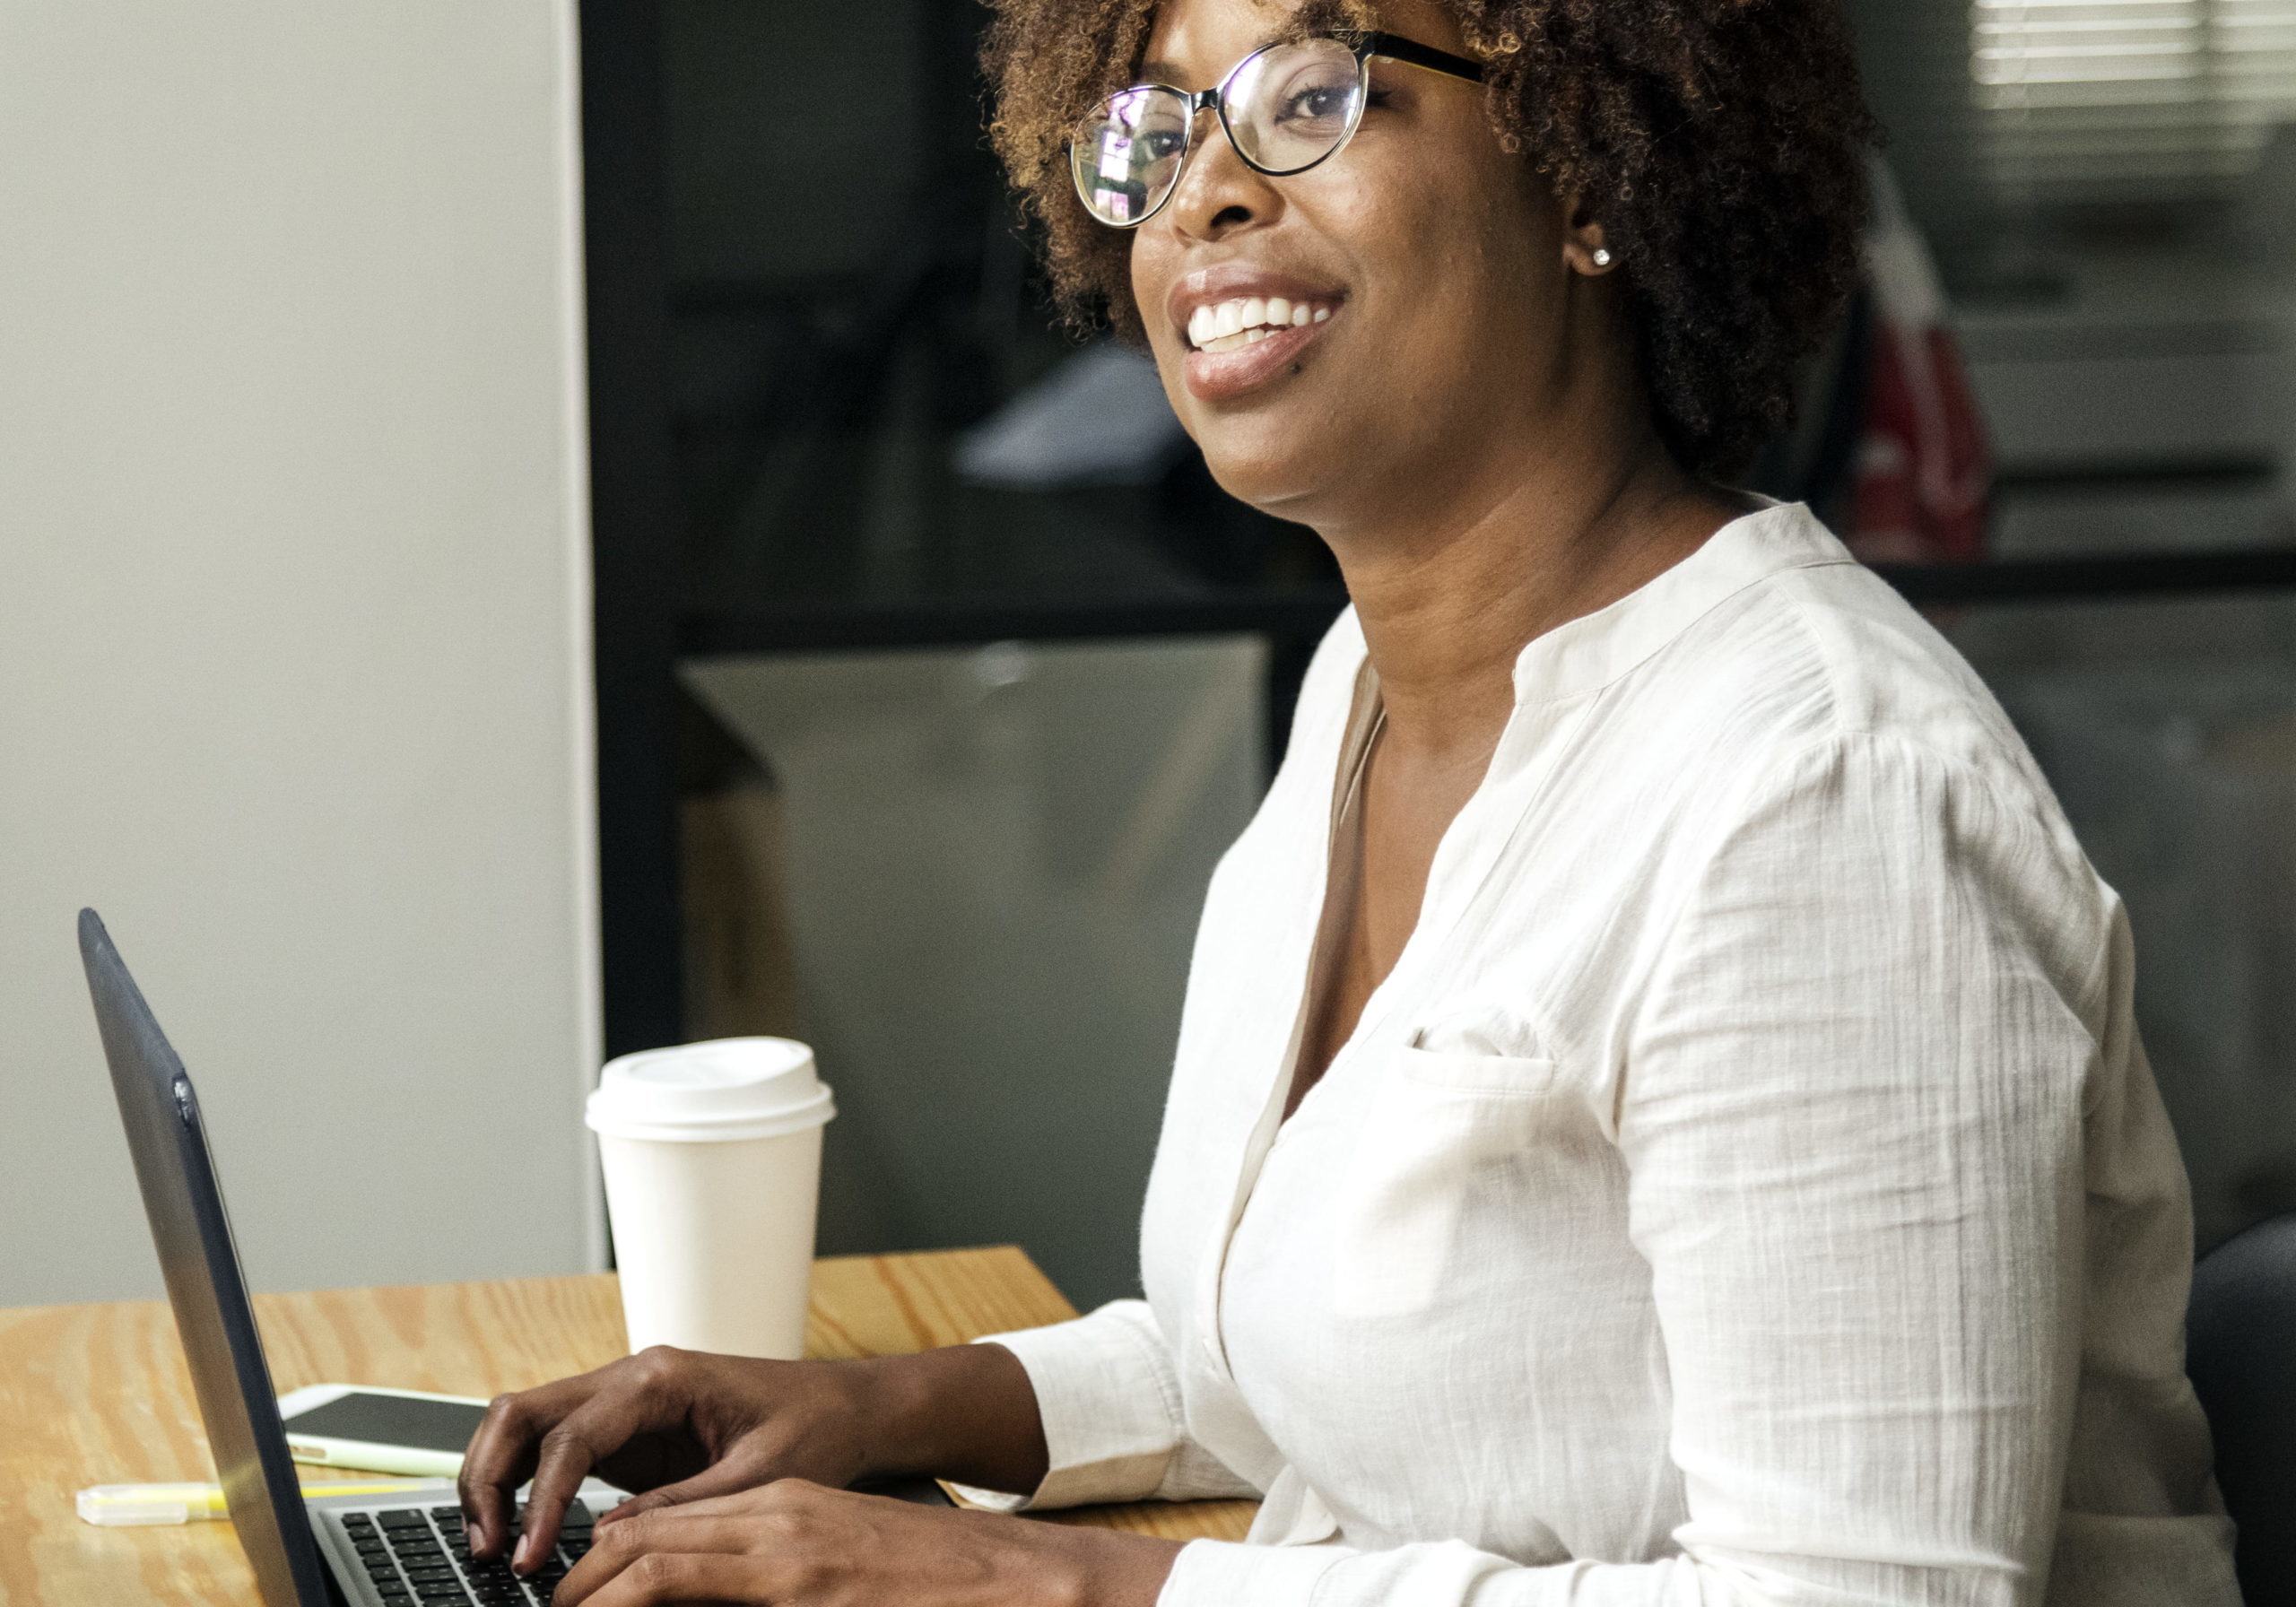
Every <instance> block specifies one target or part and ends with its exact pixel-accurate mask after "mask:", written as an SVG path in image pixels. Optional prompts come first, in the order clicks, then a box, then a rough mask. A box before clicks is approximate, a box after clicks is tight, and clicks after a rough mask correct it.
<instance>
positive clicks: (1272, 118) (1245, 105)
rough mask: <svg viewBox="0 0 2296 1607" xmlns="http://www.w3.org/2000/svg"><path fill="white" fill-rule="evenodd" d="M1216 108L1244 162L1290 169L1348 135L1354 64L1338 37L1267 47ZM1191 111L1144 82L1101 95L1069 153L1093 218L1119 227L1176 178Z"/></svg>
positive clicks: (1232, 81)
mask: <svg viewBox="0 0 2296 1607" xmlns="http://www.w3.org/2000/svg"><path fill="white" fill-rule="evenodd" d="M1221 110H1222V121H1223V122H1224V123H1225V124H1226V125H1227V129H1228V137H1229V138H1230V139H1231V140H1232V141H1234V142H1235V146H1236V150H1237V152H1238V153H1239V154H1240V155H1241V156H1242V157H1243V159H1244V160H1245V161H1248V162H1249V163H1250V164H1251V165H1252V166H1253V167H1255V168H1257V169H1259V170H1260V171H1261V172H1263V173H1267V174H1271V175H1275V176H1281V175H1283V174H1286V173H1297V172H1300V170H1302V169H1306V168H1311V167H1313V166H1314V165H1315V164H1316V163H1318V162H1319V161H1322V160H1323V159H1324V158H1325V157H1326V156H1329V155H1330V154H1331V153H1332V152H1334V151H1335V150H1337V149H1338V148H1339V146H1340V145H1341V144H1342V143H1344V142H1345V140H1346V139H1347V136H1348V135H1351V134H1352V133H1354V132H1355V125H1356V122H1357V120H1358V119H1359V118H1360V117H1361V116H1362V112H1363V74H1362V70H1361V67H1360V66H1359V65H1357V63H1356V59H1355V54H1354V52H1353V51H1352V50H1350V49H1349V48H1347V47H1346V46H1344V45H1343V44H1341V43H1340V42H1339V41H1338V40H1336V39H1302V40H1300V41H1299V42H1298V43H1296V44H1284V45H1271V46H1269V47H1268V48H1265V49H1264V50H1259V51H1257V52H1255V53H1254V54H1252V55H1251V56H1247V57H1246V58H1245V59H1244V61H1243V63H1242V64H1241V65H1239V66H1238V67H1237V69H1236V70H1235V72H1234V73H1232V74H1230V75H1229V79H1228V82H1227V83H1225V84H1223V85H1222V89H1221ZM1192 115H1193V112H1192V109H1191V108H1190V105H1189V101H1188V98H1187V96H1185V95H1183V94H1181V93H1180V92H1179V91H1177V90H1171V89H1166V88H1163V87H1161V86H1160V85H1153V84H1144V85H1139V86H1136V87H1135V88H1132V89H1128V90H1125V91H1120V92H1119V93H1118V94H1116V95H1113V96H1111V97H1109V100H1107V102H1106V103H1104V104H1103V105H1102V106H1101V107H1100V109H1099V110H1098V111H1097V112H1096V113H1094V114H1093V115H1092V116H1091V117H1087V118H1086V119H1085V120H1084V122H1083V126H1081V127H1079V128H1078V129H1077V131H1076V137H1075V139H1074V142H1073V143H1071V145H1070V147H1069V154H1070V161H1071V163H1072V164H1073V166H1074V171H1075V178H1076V193H1077V194H1078V195H1080V196H1082V197H1083V202H1084V204H1085V206H1086V207H1087V208H1088V209H1089V210H1090V211H1091V213H1092V215H1093V216H1095V217H1097V218H1099V219H1100V221H1101V222H1104V223H1112V224H1115V225H1117V226H1118V227H1120V228H1121V227H1126V226H1128V225H1130V224H1134V223H1137V222H1141V221H1142V220H1144V219H1145V218H1146V217H1147V216H1148V215H1149V214H1150V213H1152V212H1154V211H1155V210H1156V209H1157V208H1158V207H1160V206H1161V205H1162V204H1164V201H1165V199H1166V197H1168V196H1169V195H1170V194H1171V192H1172V187H1173V186H1174V185H1175V184H1177V183H1178V182H1179V173H1180V159H1181V157H1182V156H1183V155H1184V154H1185V153H1186V152H1187V142H1188V120H1189V118H1190V117H1191V116H1192Z"/></svg>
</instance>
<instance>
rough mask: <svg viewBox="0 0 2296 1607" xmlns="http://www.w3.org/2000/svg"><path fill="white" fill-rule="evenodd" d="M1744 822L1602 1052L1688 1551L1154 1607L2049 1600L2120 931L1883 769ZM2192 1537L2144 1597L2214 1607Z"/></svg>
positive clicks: (1807, 765)
mask: <svg viewBox="0 0 2296 1607" xmlns="http://www.w3.org/2000/svg"><path fill="white" fill-rule="evenodd" d="M1725 812H1726V815H1727V817H1728V818H1727V820H1726V821H1725V822H1724V823H1722V824H1720V825H1718V827H1717V828H1716V830H1715V831H1714V835H1713V837H1712V839H1711V840H1709V841H1708V842H1706V843H1704V844H1701V845H1699V846H1698V847H1697V848H1696V850H1695V859H1696V863H1695V864H1694V865H1693V867H1692V870H1691V871H1690V872H1688V873H1685V874H1684V875H1683V878H1682V885H1683V889H1684V891H1683V896H1682V898H1681V899H1680V908H1679V909H1678V910H1677V911H1676V913H1675V915H1674V918H1673V920H1672V922H1671V924H1670V925H1667V926H1666V927H1665V930H1664V932H1663V935H1662V938H1661V940H1660V941H1658V942H1657V943H1655V944H1654V947H1653V951H1652V953H1651V955H1650V958H1649V960H1648V964H1647V968H1646V976H1645V979H1644V982H1643V985H1642V987H1641V990H1640V997H1639V1000H1638V1001H1636V1002H1635V1005H1634V1008H1633V1009H1632V1010H1631V1012H1630V1013H1629V1014H1628V1016H1627V1017H1626V1019H1625V1020H1624V1021H1623V1022H1622V1027H1621V1029H1620V1031H1619V1034H1618V1039H1617V1041H1616V1043H1615V1044H1613V1046H1611V1053H1612V1058H1613V1062H1614V1070H1613V1073H1612V1074H1613V1077H1614V1080H1615V1081H1614V1094H1615V1098H1614V1111H1615V1117H1614V1119H1615V1142H1616V1144H1617V1146H1618V1150H1619V1153H1620V1155H1621V1156H1622V1160H1623V1161H1624V1164H1625V1167H1626V1168H1627V1171H1628V1177H1629V1180H1628V1185H1627V1209H1628V1231H1629V1234H1630V1237H1631V1240H1632V1242H1633V1244H1634V1246H1635V1247H1636V1248H1637V1249H1638V1250H1639V1252H1640V1254H1641V1255H1642V1256H1643V1257H1644V1258H1645V1259H1646V1260H1647V1262H1648V1266H1649V1274H1650V1279H1651V1287H1652V1291H1653V1299H1654V1302H1655V1307H1656V1311H1657V1321H1658V1325H1659V1328H1660V1331H1661V1333H1662V1334H1663V1339H1664V1353H1665V1371H1666V1378H1667V1385H1668V1387H1670V1389H1671V1408H1670V1412H1671V1416H1670V1421H1671V1433H1670V1436H1669V1440H1668V1446H1669V1451H1670V1454H1671V1455H1672V1457H1673V1459H1674V1462H1675V1464H1677V1465H1678V1467H1679V1468H1680V1471H1681V1474H1682V1478H1683V1494H1684V1499H1685V1501H1686V1505H1687V1508H1688V1512H1689V1518H1688V1521H1687V1522H1685V1523H1682V1524H1679V1525H1678V1526H1677V1527H1676V1528H1675V1529H1674V1534H1673V1540H1674V1545H1675V1547H1676V1548H1677V1549H1678V1551H1679V1555H1677V1556H1673V1557H1668V1558H1665V1559H1657V1560H1652V1561H1647V1562H1639V1563H1600V1562H1591V1561H1574V1562H1569V1563H1563V1564H1559V1565H1555V1566H1548V1567H1522V1566H1517V1565H1515V1564H1512V1563H1509V1561H1507V1560H1506V1559H1502V1558H1499V1557H1496V1556H1492V1555H1491V1554H1489V1553H1487V1552H1482V1551H1474V1550H1473V1549H1472V1548H1470V1547H1468V1546H1466V1545H1464V1544H1461V1543H1457V1542H1422V1543H1415V1544H1408V1545H1404V1546H1400V1547H1397V1548H1395V1549H1392V1550H1385V1551H1366V1552H1355V1551H1347V1550H1344V1549H1342V1548H1298V1549H1293V1550H1290V1551H1274V1552H1273V1553H1271V1552H1269V1551H1266V1550H1265V1549H1257V1550H1259V1551H1261V1554H1259V1555H1253V1554H1252V1552H1253V1551H1255V1550H1256V1549H1255V1548H1249V1547H1231V1546H1223V1545H1219V1544H1214V1543H1210V1542H1198V1543H1196V1545H1193V1546H1191V1547H1189V1548H1188V1550H1187V1551H1186V1552H1185V1553H1184V1554H1183V1556H1182V1559H1181V1560H1180V1563H1179V1565H1178V1568H1177V1569H1176V1570H1175V1572H1174V1574H1173V1576H1172V1578H1171V1581H1170V1585H1169V1586H1168V1588H1167V1590H1166V1591H1165V1593H1164V1596H1163V1603H1164V1607H1194V1604H1196V1603H1204V1604H1205V1607H1210V1604H1211V1603H1235V1602H1239V1601H1244V1600H1250V1601H1253V1602H1255V1603H1262V1604H1273V1603H1301V1604H1303V1607H1304V1604H1305V1603H1309V1602H1310V1601H1312V1603H1314V1607H1358V1604H1361V1607H1371V1604H1372V1603H1381V1604H1383V1607H1468V1604H1473V1607H1499V1604H1501V1603H1504V1604H1506V1607H1545V1604H1548V1603H1557V1604H1559V1603H1571V1604H1573V1607H1588V1604H1592V1603H1605V1604H1616V1607H1630V1604H1631V1607H1659V1604H1661V1603H1666V1604H1669V1607H1688V1604H1690V1603H1699V1604H1701V1607H1722V1604H1723V1603H1730V1604H1732V1607H1755V1604H1766V1603H1870V1604H1874V1607H1915V1604H1917V1603H1918V1604H1923V1607H1928V1604H1937V1607H1943V1604H1945V1603H1953V1604H1956V1607H1961V1604H1968V1607H2030V1604H2031V1603H2039V1601H2040V1600H2041V1599H2042V1595H2043V1593H2044V1590H2045V1588H2046V1578H2047V1573H2048V1561H2049V1558H2050V1551H2051V1544H2052V1540H2053V1536H2054V1529H2055V1524H2056V1515H2057V1503H2058V1500H2059V1496H2060V1491H2061V1490H2062V1486H2063V1480H2064V1459H2065V1454H2066V1439H2067V1437H2068V1433H2069V1429H2070V1424H2071V1420H2072V1416H2073V1409H2074V1394H2075V1383H2076V1375H2077V1371H2078V1367H2079V1360H2080V1349H2081V1341H2080V1333H2081V1326H2082V1324H2081V1316H2080V1310H2079V1306H2080V1301H2081V1298H2082V1296H2081V1277H2082V1270H2081V1269H2082V1266H2083V1247H2082V1244H2081V1242H2080V1241H2081V1236H2082V1232H2083V1164H2084V1161H2083V1106H2084V1099H2088V1098H2090V1097H2092V1094H2094V1093H2095V1092H2096V1091H2097V1090H2098V1089H2099V1088H2100V1086H2101V1085H2102V1084H2104V1083H2108V1082H2109V1081H2111V1080H2112V1079H2113V1078H2114V1077H2115V1076H2116V1075H2118V1072H2119V1070H2120V1069H2121V1068H2116V1067H2114V1066H2111V1065H2109V1064H2104V1062H2103V1061H2102V1059H2101V1058H2100V1055H2101V1050H2100V1042H2099V1039H2098V1037H2097V1035H2096V1034H2095V1033H2093V1032H2092V1030H2091V1029H2089V1028H2088V1027H2087V1026H2086V1025H2084V1018H2085V1016H2086V1014H2087V1013H2088V1012H2089V1011H2090V1010H2091V1007H2092V998H2091V995H2092V994H2093V993H2094V992H2095V991H2096V990H2097V989H2098V988H2099V987H2100V986H2101V984H2102V978H2101V977H2100V965H2101V961H2100V955H2101V954H2103V952H2104V951H2106V949H2107V947H2108V944H2107V942H2106V934H2103V933H2101V932H2095V931H2089V930H2083V929H2081V928H2082V925H2083V923H2082V922H2080V921H2074V922H2069V923H2068V921H2067V920H2066V911H2067V910H2069V909H2079V908H2087V906H2083V904H2082V903H2081V901H2080V900H2079V899H2075V898H2074V897H2071V896H2070V895H2071V893H2072V892H2073V891H2074V879H2076V878H2079V877H2083V876H2085V875H2086V874H2087V873H2086V870H2085V866H2083V864H2081V862H2080V861H2079V858H2078V856H2077V854H2075V853H2072V852H2070V851H2069V849H2068V847H2067V845H2066V842H2065V840H2064V839H2061V838H2057V837H2055V836H2053V835H2052V834H2051V833H2050V832H2049V831H2048V829H2047V826H2046V823H2045V821H2042V820H2041V819H2039V817H2038V816H2035V815H2033V814H2031V813H2030V812H2020V811H2018V810H2016V809H2013V808H2011V807H2008V806H2006V805H2005V804H2004V803H2003V802H2002V801H2001V800H2000V799H1998V798H1997V797H1996V795H1995V793H1994V792H1993V791H1992V790H1990V789H1989V788H1988V786H1987V784H1986V782H1985V781H1984V780H1983V778H1981V777H1979V776H1978V775H1976V774H1975V773H1973V772H1972V771H1970V770H1969V769H1965V768H1963V767H1961V766H1960V765H1957V764H1956V763H1954V762H1952V761H1951V760H1947V759H1944V758H1941V757H1938V756H1936V755H1933V754H1931V753H1929V752H1926V751H1922V750H1921V749H1919V748H1918V747H1916V746H1914V745H1912V744H1910V743H1906V742H1903V741H1900V740H1897V739H1894V738H1880V737H1873V736H1868V735H1865V734H1850V735H1848V736H1844V737H1840V738H1838V739H1829V740H1827V741H1825V742H1823V743H1819V744H1817V745H1815V746H1813V747H1810V748H1807V749H1805V750H1804V751H1798V752H1795V753H1792V754H1789V755H1787V756H1785V757H1784V758H1783V759H1782V760H1779V761H1778V762H1777V763H1776V764H1775V765H1774V766H1773V768H1772V769H1771V771H1770V773H1769V774H1768V775H1767V776H1765V777H1762V778H1761V779H1760V780H1759V781H1758V782H1756V783H1754V784H1753V785H1752V786H1749V787H1748V788H1747V789H1746V795H1744V797H1742V798H1741V799H1740V800H1739V801H1737V802H1736V803H1735V804H1729V805H1726V806H1725ZM2057 890H2063V891H2064V892H2065V893H2066V895H2067V896H2066V897H2064V898H2061V899H2060V898H2058V897H2056V896H2054V895H2055V894H2056V892H2057ZM2068 926H2070V927H2071V928H2072V929H2068ZM2147 1092H2148V1094H2149V1085H2148V1087H2147ZM1563 1387H1567V1381H1566V1382H1565V1384H1564V1385H1563ZM1530 1449H1531V1447H1526V1454H1528V1452H1529V1451H1530ZM2203 1468H2204V1472H2203V1473H2202V1475H2201V1476H2202V1477H2203V1478H2205V1462H2204V1464H2203ZM2190 1521H2191V1522H2193V1523H2195V1524H2197V1525H2198V1527H2196V1530H2195V1534H2194V1543H2193V1545H2192V1546H2191V1547H2190V1548H2189V1550H2188V1551H2187V1555H2188V1556H2189V1557H2190V1558H2191V1559H2194V1560H2193V1564H2192V1566H2193V1567H2194V1568H2196V1569H2197V1570H2200V1571H2199V1572H2198V1573H2196V1574H2194V1575H2189V1576H2186V1577H2183V1578H2181V1579H2179V1580H2164V1581H2163V1583H2164V1584H2169V1585H2173V1586H2175V1587H2176V1588H2175V1591H2174V1594H2164V1595H2162V1596H2161V1597H2159V1598H2158V1599H2161V1600H2163V1601H2170V1600H2173V1601H2178V1602H2186V1601H2197V1600H2203V1599H2210V1600H2215V1599H2222V1598H2221V1597H2217V1596H2213V1595H2211V1594H2207V1592H2206V1591H2205V1590H2203V1589H2201V1588H2200V1585H2201V1584H2202V1582H2203V1581H2204V1580H2205V1578H2207V1577H2209V1576H2208V1570H2209V1569H2211V1568H2216V1567H2217V1566H2218V1559H2219V1554H2220V1551H2221V1542H2222V1536H2221V1532H2220V1531H2219V1529H2218V1528H2217V1527H2215V1526H2214V1525H2213V1524H2211V1523H2210V1521H2209V1520H2206V1519H2194V1520H2190Z"/></svg>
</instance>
